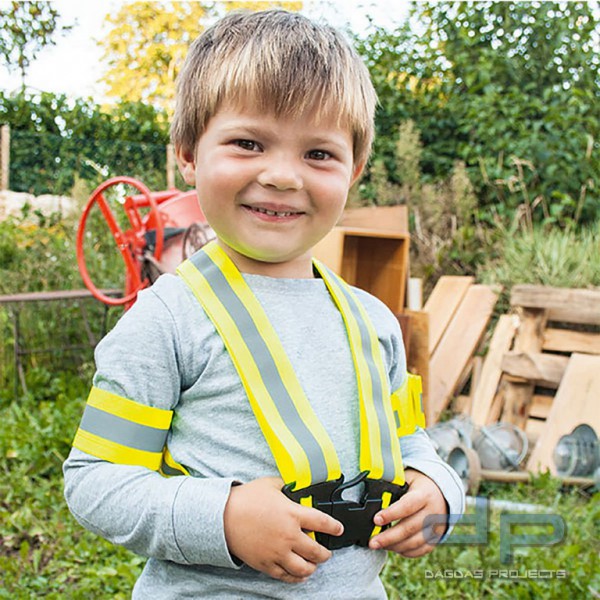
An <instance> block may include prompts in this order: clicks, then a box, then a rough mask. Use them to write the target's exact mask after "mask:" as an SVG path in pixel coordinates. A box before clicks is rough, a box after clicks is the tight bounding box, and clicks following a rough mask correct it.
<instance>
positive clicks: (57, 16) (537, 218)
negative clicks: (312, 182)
mask: <svg viewBox="0 0 600 600" xmlns="http://www.w3.org/2000/svg"><path fill="white" fill-rule="evenodd" d="M87 3H88V4H90V5H91V4H101V3H100V2H99V0H98V2H96V1H94V2H92V1H91V0H88V2H87ZM377 4H378V3H377V2H373V3H371V4H369V3H368V2H365V3H358V2H356V3H350V5H351V6H352V8H351V11H352V12H356V13H357V14H360V16H361V20H360V21H353V22H350V21H348V22H344V21H343V20H340V19H341V17H339V13H340V12H342V13H344V12H345V11H346V8H343V10H342V8H341V6H342V4H340V3H338V4H336V3H335V2H329V3H328V2H327V1H324V2H321V3H317V2H314V3H310V2H244V1H240V2H133V3H125V2H116V1H115V2H111V3H106V10H105V14H104V15H103V19H101V22H99V23H98V30H97V31H96V32H95V37H96V39H97V44H98V46H99V48H100V49H101V55H102V59H101V61H100V65H99V68H100V70H101V71H102V75H101V81H100V82H99V83H98V86H99V87H98V89H99V90H101V92H99V93H98V95H97V96H94V97H92V96H76V95H73V94H72V93H69V94H67V93H61V92H56V91H47V90H42V89H35V88H32V87H31V86H30V85H29V84H28V76H29V72H30V69H32V67H33V65H35V62H36V61H37V60H40V58H41V57H42V56H43V55H44V53H46V52H48V51H49V50H50V49H51V48H52V46H53V45H55V44H59V43H60V44H63V45H64V44H67V45H68V40H69V36H71V35H73V34H74V33H76V31H77V28H78V23H77V19H76V18H70V17H66V16H65V15H64V14H62V12H61V6H63V5H64V6H66V4H63V3H61V2H59V1H57V2H10V1H0V61H1V62H2V64H1V65H0V70H4V71H5V73H6V74H12V77H13V79H10V80H9V79H8V78H5V79H2V80H0V81H6V82H8V81H12V82H13V84H11V85H9V84H8V83H7V84H6V85H4V87H0V125H2V126H3V135H4V136H5V139H8V142H7V146H3V152H4V154H5V155H6V153H7V152H8V155H9V161H8V162H7V163H6V164H7V165H8V170H7V171H6V172H5V173H3V181H5V182H6V186H7V187H8V189H9V190H10V191H11V192H20V193H27V194H32V195H33V196H35V197H37V196H40V195H46V194H51V195H58V196H61V197H64V198H68V199H70V201H71V204H69V207H70V208H69V210H66V209H65V208H64V207H62V206H61V205H60V204H59V206H58V208H56V209H54V210H51V211H47V210H41V209H40V208H39V207H38V206H36V204H35V202H29V201H28V202H25V203H24V204H23V205H22V206H21V207H19V209H18V210H12V211H10V214H9V211H7V210H6V207H4V212H3V208H2V200H0V295H5V296H6V295H11V294H18V293H24V292H52V291H57V290H61V291H64V290H76V289H81V288H82V287H83V284H82V281H81V278H80V275H79V272H78V270H77V264H76V261H75V235H76V229H77V222H78V218H79V216H80V212H81V209H82V207H83V205H84V203H85V202H86V201H87V199H88V197H89V195H90V193H91V192H92V190H94V188H95V187H96V186H97V185H98V184H100V183H101V182H102V181H104V180H106V179H107V178H109V177H112V176H116V175H128V176H131V177H136V178H138V179H140V180H141V181H143V182H144V183H145V184H146V185H147V186H148V187H149V188H150V189H151V190H153V191H158V190H164V189H166V188H167V186H168V183H169V182H168V173H169V168H168V164H167V163H168V151H167V148H168V144H169V118H170V115H171V113H172V108H173V106H172V101H173V95H174V89H175V88H174V80H175V78H176V76H177V72H178V69H179V68H180V66H181V63H182V59H183V57H184V56H185V51H186V48H187V47H188V45H189V43H190V41H191V40H192V39H194V38H195V37H196V36H197V35H198V34H199V33H200V32H201V31H202V29H203V28H204V27H205V26H206V25H207V24H209V23H211V22H212V21H213V20H214V19H215V18H216V17H218V16H219V15H221V14H223V13H224V12H225V11H227V10H231V9H234V8H240V7H245V8H250V9H252V10H255V9H261V8H266V7H268V6H282V7H284V8H288V9H290V10H299V11H302V12H305V13H306V14H308V15H309V16H316V17H322V18H328V20H330V21H331V22H332V23H333V24H334V25H336V26H338V27H342V28H346V30H347V32H348V35H349V36H350V37H351V38H353V40H354V43H355V45H356V47H357V49H358V51H359V53H360V54H361V55H362V57H363V58H364V60H365V62H366V64H367V66H368V68H369V70H370V72H371V76H372V79H373V82H374V84H375V87H376V89H377V93H378V95H379V102H380V104H379V107H378V111H377V116H376V127H377V137H376V141H375V145H374V150H373V154H372V157H371V160H370V163H369V165H368V167H367V169H366V172H365V174H364V177H363V178H362V180H361V181H360V182H358V184H357V185H356V186H355V188H354V189H353V190H352V193H351V197H350V199H349V204H350V205H351V206H389V205H395V204H403V205H406V206H407V207H408V214H409V224H410V233H411V248H410V253H411V256H410V261H411V262H410V265H411V276H413V277H421V278H423V281H424V287H425V290H426V292H427V291H428V290H431V289H432V287H433V286H434V285H435V283H436V281H437V280H438V278H439V277H440V276H441V275H473V276H474V277H475V278H476V280H477V281H479V282H482V283H489V284H492V283H498V284H502V285H503V286H504V289H505V290H507V292H506V293H508V291H510V288H511V287H512V286H513V285H515V284H518V283H534V284H535V283H539V284H543V285H549V286H557V287H573V288H593V287H595V288H597V287H598V286H600V108H599V107H600V104H599V100H600V7H599V5H598V3H597V2H435V3H434V2H414V3H400V2H398V3H384V4H385V5H386V9H387V10H388V11H389V18H387V19H385V18H384V19H381V18H380V19H377V20H376V19H374V18H369V17H370V15H372V14H375V8H377ZM343 6H344V7H346V6H348V4H344V5H343ZM379 9H381V7H379ZM96 10H98V9H97V8H96ZM336 13H337V14H338V17H337V20H336V19H333V18H332V17H331V15H333V14H336ZM357 22H360V26H357V25H356V23H357ZM72 60H73V61H76V60H77V56H73V57H72ZM96 67H98V65H95V66H94V68H96ZM55 68H56V77H57V78H58V77H59V76H60V71H61V70H68V69H69V68H70V65H69V64H60V65H56V67H55ZM15 78H16V79H15ZM15 81H16V84H14V82H15ZM6 136H8V137H6ZM175 184H176V185H177V186H179V187H181V186H183V183H182V181H181V180H180V179H179V178H178V177H177V178H176V179H175ZM181 189H183V188H181ZM2 193H3V192H1V191H0V194H2ZM0 197H1V196H0ZM101 226H102V224H101V223H100V222H97V223H95V224H94V223H92V227H97V228H98V229H100V228H101ZM110 243H111V241H110V240H108V241H106V244H107V245H110ZM98 244H100V245H101V244H102V242H101V241H100V242H98ZM98 249H99V248H98ZM97 257H98V258H97V260H98V264H97V265H96V266H95V268H96V270H97V271H96V272H97V273H99V274H101V276H102V282H103V285H104V286H105V287H107V288H122V286H123V281H122V277H123V268H122V263H121V261H120V257H119V256H118V254H117V253H114V254H111V253H110V252H106V253H104V252H98V254H97ZM506 304H507V299H506V298H504V300H503V301H501V302H500V303H499V305H498V307H497V310H498V313H499V314H500V312H501V311H502V310H505V309H506ZM120 314H122V311H121V309H105V308H104V307H102V306H101V305H99V303H97V302H95V301H90V300H77V299H75V300H72V301H69V302H68V303H65V304H63V305H62V306H58V305H57V304H56V303H52V302H45V303H38V304H29V305H27V306H26V307H24V306H17V305H10V306H9V305H6V306H5V305H0V598H11V599H13V598H34V597H40V596H47V597H49V598H126V597H128V596H129V594H130V590H131V587H132V585H133V582H134V581H135V579H136V577H137V574H138V573H139V571H140V570H141V568H142V566H143V563H144V559H143V558H140V557H137V556H135V555H133V554H132V553H129V552H128V551H126V550H123V549H120V548H116V547H113V546H112V545H110V544H108V543H106V542H104V541H103V540H101V539H100V538H98V537H96V536H94V535H92V534H90V533H88V532H86V531H85V530H83V529H82V528H81V527H80V526H79V525H77V524H76V523H75V521H74V520H73V519H72V517H71V516H70V515H69V514H68V511H67V509H66V506H65V505H64V501H63V499H62V475H61V465H62V462H63V461H64V459H65V458H66V455H67V454H68V451H69V447H70V444H71V441H72V438H73V435H74V433H75V430H76V428H77V424H78V422H79V418H80V415H81V412H82V409H83V405H84V403H85V399H86V397H87V392H88V390H89V386H90V382H91V375H92V373H93V360H92V359H93V356H92V348H93V344H94V341H95V340H96V339H98V337H99V336H101V335H102V333H103V332H104V331H106V330H107V329H108V328H110V326H111V324H112V323H114V321H115V319H117V318H118V317H119V316H120ZM15 323H18V326H19V328H20V329H21V331H18V330H17V328H16V327H15ZM16 335H26V336H29V338H28V339H29V340H31V341H30V344H31V345H32V346H43V345H48V341H49V340H50V341H51V342H52V345H53V346H55V347H57V348H58V347H60V348H61V350H60V351H58V350H57V351H53V352H50V353H48V352H46V353H43V352H41V353H39V354H33V355H30V356H28V357H27V361H28V362H27V368H26V369H23V371H22V372H19V370H18V368H17V367H15V360H14V359H15V356H14V348H15V336H16ZM65 348H66V349H67V351H64V349H65ZM69 348H72V350H71V351H68V349H69ZM480 493H482V494H484V495H490V496H493V497H494V498H499V499H509V500H514V501H520V502H528V503H534V504H539V505H543V506H544V507H546V508H547V509H548V510H549V511H551V512H554V513H556V514H560V515H562V516H563V517H564V519H565V521H566V523H567V536H566V539H565V540H564V541H563V542H562V543H561V544H559V545H558V546H555V547H552V548H548V547H543V546H541V547H523V548H520V549H518V550H517V552H516V553H515V560H514V562H513V564H512V565H511V566H510V568H512V569H517V570H520V571H519V572H520V573H522V572H523V571H524V570H531V569H535V570H540V569H541V570H548V571H552V572H554V573H555V572H556V571H558V570H566V572H567V575H566V576H565V577H564V578H557V577H552V578H549V579H543V578H533V579H528V578H524V579H514V578H513V579H512V580H511V579H506V578H505V579H503V578H501V577H500V578H489V577H487V578H483V579H473V578H467V579H462V580H460V581H459V580H458V579H457V578H453V577H433V576H432V577H427V576H426V572H430V573H434V574H435V573H439V572H442V571H443V570H450V571H452V572H453V573H456V572H457V570H458V572H460V569H465V570H470V571H473V570H476V569H484V570H489V569H501V568H505V569H507V568H509V567H508V566H506V565H502V564H501V563H500V558H499V551H498V543H499V541H498V530H499V526H498V514H497V513H496V512H494V513H493V516H492V521H491V525H490V530H491V531H490V539H489V542H488V544H486V545H482V546H469V547H466V546H448V547H444V548H440V549H439V550H438V551H436V552H435V553H434V554H433V555H431V556H430V557H428V558H426V559H422V560H418V561H408V560H405V559H400V558H398V557H395V558H394V559H393V560H392V561H391V562H390V563H389V564H388V566H387V567H386V571H385V581H386V585H387V586H388V592H389V595H390V598H403V597H412V598H429V597H435V598H480V597H484V596H486V595H494V596H496V597H499V598H540V597H541V598H564V597H569V596H570V597H572V598H584V597H585V598H593V597H596V598H597V597H600V576H599V572H600V568H599V566H600V565H599V552H600V541H599V540H600V530H599V525H598V524H599V523H600V502H599V500H598V495H597V494H596V496H593V497H590V496H588V495H586V494H584V493H583V492H581V491H578V490H577V488H569V489H566V488H563V487H561V485H560V482H559V481H557V480H556V479H553V478H552V477H550V476H546V475H541V476H540V477H538V478H535V479H534V481H533V483H530V484H519V485H513V486H502V485H499V484H493V483H486V484H484V485H483V487H482V490H481V492H480Z"/></svg>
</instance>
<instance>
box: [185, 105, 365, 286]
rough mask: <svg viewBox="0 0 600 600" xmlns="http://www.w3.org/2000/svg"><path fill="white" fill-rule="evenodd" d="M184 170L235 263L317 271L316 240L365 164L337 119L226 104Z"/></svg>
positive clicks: (244, 267) (255, 268) (269, 270)
mask: <svg viewBox="0 0 600 600" xmlns="http://www.w3.org/2000/svg"><path fill="white" fill-rule="evenodd" d="M177 158H178V162H179V167H180V169H181V172H182V175H183V177H184V179H185V181H186V183H188V184H189V185H194V186H195V187H196V190H197V192H198V199H199V201H200V206H201V207H202V210H203V212H204V214H205V216H206V219H207V220H208V222H209V223H210V225H211V226H212V228H213V229H214V231H215V233H216V234H217V238H218V240H219V243H220V244H221V246H222V247H223V249H224V250H225V251H226V252H227V253H228V254H229V256H230V258H231V259H232V260H233V261H234V263H235V264H236V265H237V266H238V268H239V269H240V270H241V271H243V272H247V273H256V274H262V275H271V276H274V277H312V265H311V248H312V247H313V246H314V245H315V244H316V243H317V242H318V241H319V240H320V239H321V238H323V236H325V234H326V233H327V232H329V231H330V230H331V228H332V227H333V226H334V225H335V224H336V222H337V221H338V218H339V216H340V214H341V212H342V210H343V208H344V204H345V202H346V197H347V194H348V190H349V189H350V186H351V185H352V183H354V181H355V180H356V178H357V177H358V175H359V174H360V171H361V168H362V165H359V166H356V165H354V160H353V151H352V138H351V135H350V132H349V131H347V130H346V129H341V128H339V127H338V126H337V125H336V124H335V121H334V120H333V119H321V120H320V122H318V123H317V122H315V120H314V119H313V118H312V117H311V116H310V115H307V116H302V117H300V118H297V119H291V118H279V117H274V116H273V115H270V114H265V113H259V112H257V111H255V110H252V109H244V110H242V109H238V108H233V107H229V106H223V107H222V108H221V109H220V110H219V111H218V112H217V114H216V115H215V116H214V117H213V118H212V119H211V120H210V121H209V123H208V126H207V128H206V130H205V131H204V133H203V134H202V136H201V137H200V139H199V140H198V144H197V146H196V150H195V152H194V155H193V156H185V155H184V154H183V153H182V152H181V151H180V150H178V151H177Z"/></svg>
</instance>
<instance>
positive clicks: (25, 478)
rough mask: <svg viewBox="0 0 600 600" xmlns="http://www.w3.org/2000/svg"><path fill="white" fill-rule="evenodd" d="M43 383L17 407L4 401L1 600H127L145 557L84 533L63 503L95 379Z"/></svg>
mask: <svg viewBox="0 0 600 600" xmlns="http://www.w3.org/2000/svg"><path fill="white" fill-rule="evenodd" d="M88 375H89V373H88ZM37 378H38V381H37V384H36V385H35V387H34V388H33V389H32V392H31V393H30V394H29V395H27V396H26V397H24V398H22V399H21V400H19V401H18V402H10V403H7V402H2V401H0V473H1V477H0V540H1V544H0V573H1V574H2V575H1V576H0V579H1V581H2V585H1V586H0V598H7V599H8V598H10V599H11V600H13V599H26V598H37V597H40V596H44V597H47V598H54V599H56V600H59V599H62V598H81V599H84V598H107V597H110V598H122V599H125V598H128V597H130V591H131V588H132V587H133V583H134V581H135V579H136V577H137V575H138V574H139V572H140V570H141V565H142V563H143V559H142V558H140V557H138V556H135V555H133V554H131V553H129V552H128V551H126V550H124V549H122V548H117V547H114V546H112V545H110V544H108V543H107V542H105V541H103V540H101V539H100V538H98V537H97V536H95V535H93V534H91V533H89V532H87V531H85V530H84V529H83V528H82V527H81V526H80V525H79V524H78V523H76V522H75V520H74V519H73V517H72V516H71V515H70V514H69V511H68V509H67V507H66V504H65V502H64V499H63V493H62V471H61V465H62V463H63V461H64V460H65V458H66V457H67V454H68V452H69V448H70V445H71V441H72V439H73V436H74V434H75V430H76V428H77V425H78V423H79V420H80V418H81V413H82V410H83V406H84V403H85V397H86V396H87V392H88V388H89V377H76V376H73V375H72V374H70V375H66V374H62V373H55V374H50V373H49V372H44V371H39V372H38V373H37Z"/></svg>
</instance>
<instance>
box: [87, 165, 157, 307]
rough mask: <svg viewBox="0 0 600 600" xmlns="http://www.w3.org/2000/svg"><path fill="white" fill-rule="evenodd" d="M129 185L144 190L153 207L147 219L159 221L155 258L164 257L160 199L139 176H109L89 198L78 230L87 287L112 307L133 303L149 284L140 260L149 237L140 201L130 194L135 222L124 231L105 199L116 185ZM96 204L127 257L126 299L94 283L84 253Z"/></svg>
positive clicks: (128, 203)
mask: <svg viewBox="0 0 600 600" xmlns="http://www.w3.org/2000/svg"><path fill="white" fill-rule="evenodd" d="M119 184H126V185H130V186H132V187H134V188H135V189H136V190H138V191H139V192H141V194H142V196H143V201H144V205H145V206H149V207H150V212H149V214H148V215H147V216H146V219H147V218H149V217H150V216H152V217H153V222H154V223H155V224H156V244H155V247H154V258H155V259H156V260H160V256H161V253H162V249H163V240H164V231H163V222H162V219H161V216H160V213H159V212H158V205H157V203H156V200H155V199H154V198H153V197H152V194H151V193H150V190H148V188H147V187H146V186H145V185H144V184H143V183H142V182H141V181H138V180H137V179H133V178H132V177H113V178H112V179H108V180H107V181H105V182H104V183H103V184H101V185H99V186H98V187H97V188H96V189H95V190H94V192H93V193H92V195H91V196H90V199H89V200H88V202H87V204H86V206H85V208H84V210H83V213H82V215H81V219H80V221H79V229H78V230H77V241H76V251H77V264H78V266H79V272H80V273H81V278H82V279H83V282H84V283H85V286H86V287H87V288H88V290H90V292H91V293H92V295H93V296H94V298H97V299H98V300H100V301H101V302H104V303H105V304H109V305H111V306H118V305H122V304H129V303H131V302H133V301H134V300H135V298H136V296H137V294H138V292H139V291H140V290H142V289H144V288H145V287H147V286H148V283H149V282H148V280H147V279H144V280H142V278H141V275H140V259H141V257H142V255H143V252H144V250H145V248H146V245H147V244H146V239H145V238H144V233H145V227H144V221H143V219H142V216H141V215H140V212H139V210H138V203H136V202H135V201H133V200H132V198H130V197H127V199H126V201H125V204H124V208H125V212H126V213H127V217H128V219H129V222H130V223H131V229H128V230H127V231H125V232H124V231H122V230H121V228H120V227H119V224H118V222H117V219H116V218H115V216H114V214H113V212H112V210H111V209H110V207H109V205H108V203H107V202H106V199H105V198H104V192H105V191H106V190H107V189H108V188H110V187H112V186H115V185H119ZM95 203H98V206H99V207H100V210H101V211H102V214H103V215H104V218H105V219H106V222H107V224H108V227H109V229H110V231H111V233H112V235H113V238H114V240H115V242H116V244H117V248H118V249H119V252H120V253H121V255H122V256H123V260H124V261H125V274H126V288H125V295H124V296H123V298H111V297H110V296H107V295H105V294H103V293H102V292H101V291H100V290H99V289H98V288H97V287H96V286H95V285H94V283H93V282H92V280H91V278H90V275H89V273H88V269H87V266H86V263H85V256H84V253H83V239H84V234H85V226H86V222H87V218H88V215H89V213H90V210H91V209H92V207H93V206H94V204H95Z"/></svg>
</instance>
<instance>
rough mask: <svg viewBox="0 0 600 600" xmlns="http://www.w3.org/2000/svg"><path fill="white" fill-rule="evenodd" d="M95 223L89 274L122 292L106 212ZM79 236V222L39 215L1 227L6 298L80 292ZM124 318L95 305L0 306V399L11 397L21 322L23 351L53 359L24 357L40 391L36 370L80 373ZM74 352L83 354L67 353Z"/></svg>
mask: <svg viewBox="0 0 600 600" xmlns="http://www.w3.org/2000/svg"><path fill="white" fill-rule="evenodd" d="M93 216H94V217H96V219H95V220H94V219H90V221H91V223H90V227H89V229H88V230H89V233H90V236H89V237H88V238H86V248H87V249H88V250H91V252H89V253H88V266H89V271H90V273H91V275H92V277H93V279H94V281H96V282H97V283H98V285H99V286H100V287H104V288H117V289H121V288H122V286H123V274H124V266H123V261H122V260H121V257H120V255H119V253H118V251H117V249H116V247H115V244H114V240H112V237H111V236H110V233H109V231H108V228H107V227H106V225H105V223H104V221H103V219H102V218H101V217H100V211H99V210H98V211H96V212H95V213H94V215H93ZM36 221H37V222H36ZM75 231H76V224H75V223H74V222H72V221H69V220H60V219H58V217H57V216H52V217H50V218H46V217H43V216H42V215H37V219H36V215H28V219H27V220H26V221H25V220H23V219H12V218H10V219H7V220H5V221H0V294H17V293H23V292H47V291H55V290H69V289H81V288H82V287H83V284H82V282H81V277H80V275H79V271H78V268H77V264H76V261H75ZM92 242H93V244H92ZM90 246H91V248H90ZM92 255H93V256H92ZM120 312H121V311H120V309H115V310H113V311H111V312H110V313H106V312H105V308H104V306H103V305H102V304H100V303H99V302H98V301H96V300H93V299H83V300H78V301H69V302H64V301H63V302H29V303H11V304H7V305H3V306H0V340H1V341H0V398H2V397H6V398H9V397H12V395H13V388H14V381H15V373H14V357H13V352H14V349H13V344H14V327H15V323H16V319H17V315H18V319H19V323H20V325H21V327H20V329H21V331H20V344H21V345H22V346H23V347H24V348H25V349H26V350H34V349H39V350H41V349H45V350H48V349H50V348H52V351H51V352H48V351H46V352H42V353H36V354H33V355H28V356H25V357H22V361H23V364H24V368H25V380H26V383H27V385H28V386H29V385H33V386H34V387H35V386H36V381H37V380H36V377H37V375H36V373H37V371H36V368H42V369H44V368H45V369H63V370H66V369H67V368H70V369H72V370H73V371H74V372H78V371H77V370H78V369H79V368H80V367H79V365H80V364H81V361H82V360H85V359H86V358H87V360H89V359H91V355H92V348H91V346H90V343H91V342H93V341H94V340H96V341H97V340H99V339H100V337H102V335H103V330H104V328H109V327H110V324H111V323H112V322H113V319H114V318H117V316H118V315H119V314H120ZM84 318H85V319H86V320H85V321H84ZM105 319H106V321H105ZM71 346H75V347H76V348H77V350H75V349H74V350H71V351H69V352H66V351H63V350H62V349H63V348H68V347H71Z"/></svg>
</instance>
